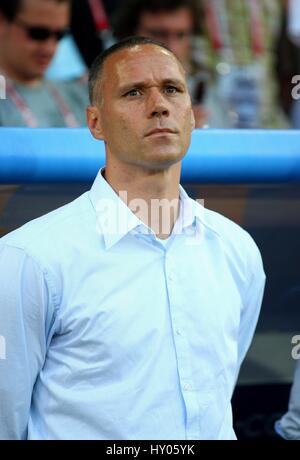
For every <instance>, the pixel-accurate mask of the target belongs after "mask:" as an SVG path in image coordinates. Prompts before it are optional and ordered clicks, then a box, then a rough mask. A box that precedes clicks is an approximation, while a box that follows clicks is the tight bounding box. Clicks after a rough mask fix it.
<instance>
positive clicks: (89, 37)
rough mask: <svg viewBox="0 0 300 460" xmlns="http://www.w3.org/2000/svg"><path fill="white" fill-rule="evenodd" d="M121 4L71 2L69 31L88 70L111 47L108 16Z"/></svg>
mask: <svg viewBox="0 0 300 460" xmlns="http://www.w3.org/2000/svg"><path fill="white" fill-rule="evenodd" d="M121 3H123V2H121V0H72V15H71V31H72V34H73V36H74V39H75V42H76V44H77V47H78V49H79V51H80V53H81V55H82V58H83V59H84V62H85V64H86V66H87V67H88V68H89V67H90V66H91V64H92V62H93V61H94V59H95V58H96V56H97V55H98V54H99V53H101V52H102V51H103V50H104V49H105V48H107V47H108V46H110V45H111V43H112V41H113V40H112V36H111V30H110V16H111V15H112V14H113V13H114V11H115V9H116V8H117V7H118V6H119V5H121Z"/></svg>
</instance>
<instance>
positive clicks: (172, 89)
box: [165, 86, 178, 94]
mask: <svg viewBox="0 0 300 460" xmlns="http://www.w3.org/2000/svg"><path fill="white" fill-rule="evenodd" d="M165 91H166V93H168V94H176V93H178V89H177V88H175V86H167V88H166V89H165Z"/></svg>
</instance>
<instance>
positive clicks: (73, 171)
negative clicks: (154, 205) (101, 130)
mask: <svg viewBox="0 0 300 460" xmlns="http://www.w3.org/2000/svg"><path fill="white" fill-rule="evenodd" d="M104 161H105V152H104V144H103V142H97V141H95V140H94V139H93V138H92V136H91V134H90V133H89V131H88V130H87V129H85V128H82V129H64V128H57V129H55V128H52V129H29V128H0V183H2V184H8V183H18V184H22V183H42V182H88V181H91V180H93V178H94V177H95V175H96V173H97V171H98V169H99V168H100V167H101V166H102V165H104ZM181 180H182V182H184V183H245V182H247V183H259V182H264V183H265V182H273V183H280V182H300V131H292V130H289V131H285V130H268V131H263V130H258V131H255V130H234V131H233V130H195V131H194V132H193V136H192V142H191V146H190V148H189V151H188V153H187V155H186V157H185V158H184V160H183V165H182V177H181Z"/></svg>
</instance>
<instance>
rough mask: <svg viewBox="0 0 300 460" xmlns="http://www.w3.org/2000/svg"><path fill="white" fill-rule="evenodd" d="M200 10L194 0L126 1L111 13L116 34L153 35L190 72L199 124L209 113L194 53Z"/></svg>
mask: <svg viewBox="0 0 300 460" xmlns="http://www.w3.org/2000/svg"><path fill="white" fill-rule="evenodd" d="M199 24H200V12H199V9H198V8H197V3H196V2H195V1H194V0H127V1H124V2H122V5H121V7H120V8H119V9H117V10H116V13H115V14H114V15H113V16H112V29H113V34H114V36H115V37H116V38H117V39H118V40H121V39H124V38H126V37H129V36H132V35H140V36H145V37H150V38H154V39H156V40H159V41H160V42H162V43H164V44H165V45H166V46H168V48H170V49H171V50H172V51H173V52H174V53H175V54H176V56H177V57H178V59H179V60H180V61H181V63H182V64H183V66H184V69H185V71H186V72H187V77H188V85H189V90H190V94H191V97H192V102H193V108H194V114H195V119H196V127H199V128H200V127H202V126H203V124H205V122H206V120H207V118H208V113H207V111H206V110H204V108H203V107H202V105H201V101H202V95H203V72H202V71H201V69H200V68H199V66H198V64H197V61H196V56H195V55H194V53H193V36H194V35H195V34H197V33H199V31H200V25H199Z"/></svg>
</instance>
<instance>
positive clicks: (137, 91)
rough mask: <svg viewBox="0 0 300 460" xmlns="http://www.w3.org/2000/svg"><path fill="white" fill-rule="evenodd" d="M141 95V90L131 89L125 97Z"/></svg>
mask: <svg viewBox="0 0 300 460" xmlns="http://www.w3.org/2000/svg"><path fill="white" fill-rule="evenodd" d="M140 94H141V91H140V90H139V89H131V90H130V91H128V92H127V93H126V94H125V96H139V95H140Z"/></svg>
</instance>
